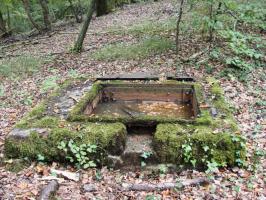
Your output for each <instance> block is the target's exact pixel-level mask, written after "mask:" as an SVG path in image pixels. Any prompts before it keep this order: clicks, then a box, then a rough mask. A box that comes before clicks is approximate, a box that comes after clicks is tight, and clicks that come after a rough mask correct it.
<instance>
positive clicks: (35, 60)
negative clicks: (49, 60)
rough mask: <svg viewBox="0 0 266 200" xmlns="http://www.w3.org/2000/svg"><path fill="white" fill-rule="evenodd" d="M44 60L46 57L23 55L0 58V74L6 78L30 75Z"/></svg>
mask: <svg viewBox="0 0 266 200" xmlns="http://www.w3.org/2000/svg"><path fill="white" fill-rule="evenodd" d="M45 62H46V59H44V58H41V57H37V56H30V55H24V56H19V57H15V58H5V59H2V60H0V76H3V77H8V78H18V77H23V76H27V75H32V74H34V73H35V72H37V71H38V70H39V69H40V67H41V66H42V65H43V64H44V63H45Z"/></svg>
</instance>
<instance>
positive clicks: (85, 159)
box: [58, 139, 100, 169]
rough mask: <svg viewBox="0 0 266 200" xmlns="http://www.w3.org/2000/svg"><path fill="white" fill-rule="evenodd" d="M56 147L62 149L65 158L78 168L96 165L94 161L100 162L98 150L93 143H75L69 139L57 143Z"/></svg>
mask: <svg viewBox="0 0 266 200" xmlns="http://www.w3.org/2000/svg"><path fill="white" fill-rule="evenodd" d="M58 149H60V150H62V151H63V152H64V153H65V155H66V159H67V160H69V161H70V162H71V163H74V164H75V165H76V166H77V167H78V168H84V169H87V168H89V167H96V166H97V165H96V161H97V162H100V159H99V158H100V157H99V155H100V153H99V152H98V151H99V150H98V148H97V146H96V145H93V144H81V145H77V144H76V143H75V142H74V141H73V140H72V139H71V140H69V141H67V142H65V141H61V142H60V143H59V144H58ZM97 157H98V159H97Z"/></svg>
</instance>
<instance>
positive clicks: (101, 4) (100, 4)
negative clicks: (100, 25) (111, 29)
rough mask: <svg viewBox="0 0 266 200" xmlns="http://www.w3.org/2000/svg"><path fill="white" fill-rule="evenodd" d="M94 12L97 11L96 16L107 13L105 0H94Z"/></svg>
mask: <svg viewBox="0 0 266 200" xmlns="http://www.w3.org/2000/svg"><path fill="white" fill-rule="evenodd" d="M96 12H97V17H99V16H102V15H106V14H107V13H108V7H107V0H97V1H96Z"/></svg>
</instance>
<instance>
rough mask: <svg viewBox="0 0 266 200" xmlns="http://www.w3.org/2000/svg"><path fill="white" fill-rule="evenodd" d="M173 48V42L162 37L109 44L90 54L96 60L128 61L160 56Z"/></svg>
mask: <svg viewBox="0 0 266 200" xmlns="http://www.w3.org/2000/svg"><path fill="white" fill-rule="evenodd" d="M173 48H174V42H173V41H171V40H169V39H165V38H162V37H151V38H146V39H144V40H141V41H139V42H138V43H134V44H126V43H120V44H111V45H107V46H105V47H103V48H101V49H99V50H97V51H96V52H94V53H93V54H92V58H94V59H96V60H107V61H112V60H117V59H118V60H130V59H137V58H145V57H148V56H150V55H152V54H160V53H163V52H165V51H167V50H169V49H173Z"/></svg>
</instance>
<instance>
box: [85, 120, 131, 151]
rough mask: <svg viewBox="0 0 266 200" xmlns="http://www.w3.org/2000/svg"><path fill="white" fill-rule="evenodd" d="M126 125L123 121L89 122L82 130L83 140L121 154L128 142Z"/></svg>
mask: <svg viewBox="0 0 266 200" xmlns="http://www.w3.org/2000/svg"><path fill="white" fill-rule="evenodd" d="M126 134H127V131H126V127H125V125H124V124H122V123H89V124H86V126H85V128H84V130H82V140H83V141H85V142H86V143H91V144H96V145H98V146H100V147H101V148H103V149H105V150H107V151H108V152H109V153H111V154H115V155H119V154H121V153H122V152H123V150H124V148H125V144H126Z"/></svg>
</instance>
